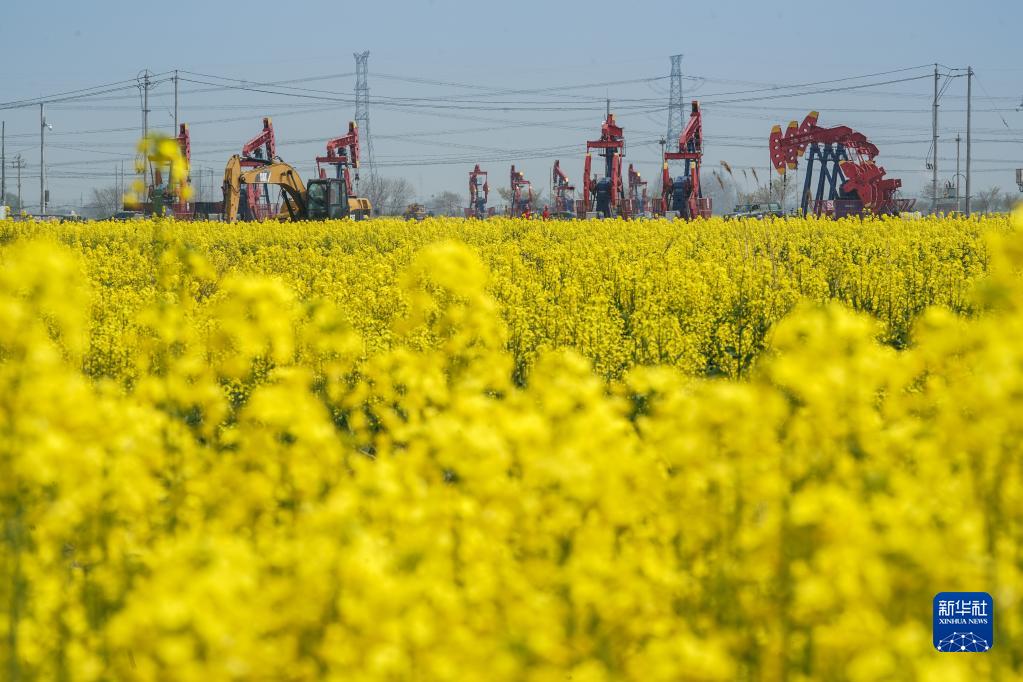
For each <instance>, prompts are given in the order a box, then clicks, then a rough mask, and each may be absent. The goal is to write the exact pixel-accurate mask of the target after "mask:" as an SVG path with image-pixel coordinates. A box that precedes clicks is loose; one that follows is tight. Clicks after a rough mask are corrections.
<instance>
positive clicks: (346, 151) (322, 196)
mask: <svg viewBox="0 0 1023 682" xmlns="http://www.w3.org/2000/svg"><path fill="white" fill-rule="evenodd" d="M269 121H270V119H269V118H265V119H263V122H264V134H263V135H262V137H263V139H264V144H267V145H269V144H270V142H271V141H272V139H273V128H272V126H270V125H269ZM247 147H248V145H247ZM269 150H270V147H269V146H267V147H266V151H269ZM316 163H317V170H318V173H317V174H318V175H319V176H320V177H318V178H316V179H314V180H310V181H309V184H308V186H307V185H306V184H305V183H304V182H303V181H302V177H301V176H300V175H299V173H298V171H297V170H296V169H295V168H293V167H292V166H291V165H289V164H287V163H285V162H284V161H282V160H281V159H280V158H277V157H276V156H273V157H270V160H267V159H265V158H263V157H262V155H260V156H259V157H249V158H245V157H243V156H241V155H239V154H235V155H234V156H232V157H231V158H230V159H229V160H228V162H227V167H226V168H225V169H224V184H223V191H224V220H225V221H227V222H235V221H236V220H238V219H239V212H240V207H241V206H242V205H243V197H250V196H252V195H253V194H254V193H257V194H265V193H266V192H268V188H269V186H270V185H276V186H277V187H279V188H280V191H281V203H282V204H283V206H284V208H285V210H286V211H287V216H286V217H287V218H288V219H290V220H323V219H328V218H348V217H351V218H355V219H359V218H366V217H369V215H370V213H371V210H372V207H371V206H370V204H369V201H368V200H367V199H363V198H359V197H355V196H353V194H352V187H351V177H350V175H349V173H348V168H349V166H352V167H357V166H358V128H357V127H356V126H355V124H354V123H349V126H348V134H347V135H345V136H343V137H339V138H336V139H333V140H331V141H329V142H328V143H327V155H326V156H323V157H317V159H316ZM320 164H327V165H333V166H335V167H336V168H337V171H336V177H333V178H329V177H326V172H325V171H324V169H323V168H322V167H321V166H320ZM265 196H267V197H268V196H269V195H268V194H265ZM275 215H276V216H277V217H284V214H283V212H278V213H275ZM243 219H244V218H243Z"/></svg>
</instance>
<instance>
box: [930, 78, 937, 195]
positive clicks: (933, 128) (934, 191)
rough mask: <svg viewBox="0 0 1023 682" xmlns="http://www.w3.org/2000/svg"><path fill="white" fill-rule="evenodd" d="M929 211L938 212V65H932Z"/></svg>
mask: <svg viewBox="0 0 1023 682" xmlns="http://www.w3.org/2000/svg"><path fill="white" fill-rule="evenodd" d="M931 196H932V198H931V213H937V212H938V65H937V64H935V65H934V102H933V110H932V114H931Z"/></svg>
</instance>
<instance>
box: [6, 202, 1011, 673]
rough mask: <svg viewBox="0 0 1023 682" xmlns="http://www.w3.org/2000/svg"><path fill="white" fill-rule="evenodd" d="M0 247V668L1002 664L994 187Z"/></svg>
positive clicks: (1007, 406)
mask: <svg viewBox="0 0 1023 682" xmlns="http://www.w3.org/2000/svg"><path fill="white" fill-rule="evenodd" d="M1020 220H1021V218H1019V217H1017V222H1019V221H1020ZM1017 229H1018V228H1017ZM0 242H2V244H3V245H2V246H0V263H2V267H0V434H2V435H0V453H2V459H0V461H2V467H3V468H2V470H0V505H2V515H3V518H4V519H5V535H4V545H3V552H2V555H0V603H2V604H4V605H5V606H4V607H2V609H3V610H2V611H0V613H3V616H2V617H0V629H2V630H3V633H2V634H3V636H2V637H0V642H2V643H0V658H2V659H3V665H4V670H5V676H6V677H7V678H9V679H18V680H35V679H40V680H41V679H59V678H63V679H73V680H99V679H110V678H114V679H139V680H161V679H175V680H190V679H196V680H199V679H202V680H206V679H236V680H243V679H257V678H265V679H294V680H304V679H338V680H340V679H360V680H405V679H429V680H464V679H523V680H565V679H569V678H570V679H572V680H576V681H578V680H613V679H635V680H677V679H679V678H680V676H681V677H684V678H685V679H699V680H732V679H747V680H778V679H788V680H799V679H818V680H828V679H853V680H877V679H896V680H897V679H905V680H916V679H934V680H938V679H940V680H954V679H963V680H966V679H977V678H982V679H986V678H992V679H993V678H994V677H995V676H1000V679H1018V678H1020V676H1021V675H1023V664H1021V663H1020V660H1021V659H1023V649H1021V647H1020V644H1019V642H1020V641H1023V640H1021V638H1020V636H1021V634H1023V633H1021V625H1023V624H1021V620H1020V609H1019V605H1018V602H1017V596H1016V595H1017V594H1018V592H1019V590H1020V588H1021V585H1023V581H1021V578H1020V566H1019V562H1018V560H1017V556H1016V547H1018V546H1019V542H1020V537H1019V536H1020V530H1021V525H1020V514H1021V511H1020V510H1023V504H1021V502H1023V500H1021V499H1020V498H1021V496H1023V481H1021V471H1020V464H1019V458H1018V447H1019V444H1020V442H1021V436H1023V429H1021V427H1020V425H1019V424H1018V420H1017V419H1015V418H1014V416H1013V415H1016V414H1019V413H1021V412H1023V405H1021V402H1023V397H1021V396H1023V390H1021V389H1023V351H1021V350H1020V347H1019V344H1018V342H1017V340H1018V339H1019V338H1020V334H1021V332H1023V310H1021V307H1020V306H1021V301H1023V298H1021V294H1023V287H1021V285H1020V281H1019V272H1020V268H1021V267H1023V242H1021V241H1020V236H1019V234H1018V232H1017V231H1015V230H1014V229H1013V228H1012V227H1010V225H1009V221H1008V219H1006V218H1005V217H1004V216H1003V217H985V218H981V219H977V220H965V219H959V220H955V219H945V220H941V219H924V220H917V221H900V220H896V219H886V220H864V221H862V222H861V221H858V220H856V221H839V222H830V221H827V222H818V221H815V220H812V219H811V220H797V219H789V220H784V221H782V220H778V221H765V222H762V223H761V222H750V221H739V222H724V221H721V220H710V221H700V222H697V223H692V224H684V225H683V224H679V223H667V222H663V221H645V222H621V221H585V222H584V221H580V222H575V223H571V224H565V223H546V222H541V221H527V220H502V219H498V220H493V221H487V222H479V221H461V220H450V219H438V220H427V221H424V222H422V223H405V222H403V221H396V220H394V221H389V220H379V221H372V222H370V223H350V222H326V223H312V224H277V223H263V224H256V225H251V224H250V225H243V226H232V225H223V224H215V223H188V224H182V223H175V222H169V221H151V222H145V223H139V224H132V225H130V226H125V225H124V224H114V223H98V224H90V225H87V226H74V225H55V224H28V223H7V224H4V225H3V226H2V227H0ZM977 585H982V586H985V587H986V588H987V589H988V591H990V592H991V593H992V594H993V595H994V597H995V600H996V603H997V604H998V609H999V613H998V618H997V620H996V623H997V625H996V627H997V628H998V629H999V631H998V632H997V633H996V642H997V644H996V647H995V648H994V649H993V650H992V651H991V652H990V654H986V655H983V656H974V657H939V655H938V654H936V653H935V652H934V651H933V648H932V646H931V644H930V640H929V637H930V632H929V618H930V611H929V609H930V603H931V602H930V600H931V597H932V596H933V594H934V592H936V591H937V590H939V589H952V590H954V589H979V588H977V587H976V586H977Z"/></svg>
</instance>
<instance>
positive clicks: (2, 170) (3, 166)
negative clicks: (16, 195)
mask: <svg viewBox="0 0 1023 682" xmlns="http://www.w3.org/2000/svg"><path fill="white" fill-rule="evenodd" d="M6 202H7V121H3V122H0V206H4V205H6Z"/></svg>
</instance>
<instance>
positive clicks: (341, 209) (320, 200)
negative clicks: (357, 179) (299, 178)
mask: <svg viewBox="0 0 1023 682" xmlns="http://www.w3.org/2000/svg"><path fill="white" fill-rule="evenodd" d="M306 191H307V194H306V217H308V218H309V219H310V220H323V219H325V218H346V217H348V192H347V191H345V182H344V180H341V179H338V178H327V179H320V180H310V181H309V186H308V187H307V188H306Z"/></svg>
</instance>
